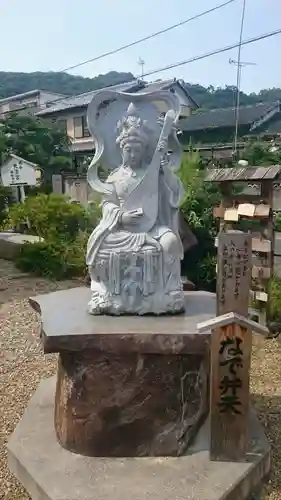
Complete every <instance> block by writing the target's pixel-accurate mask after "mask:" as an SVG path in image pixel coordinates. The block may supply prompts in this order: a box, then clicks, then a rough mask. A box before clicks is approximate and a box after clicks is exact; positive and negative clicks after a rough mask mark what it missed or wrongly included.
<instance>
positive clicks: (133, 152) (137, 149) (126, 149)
mask: <svg viewBox="0 0 281 500" xmlns="http://www.w3.org/2000/svg"><path fill="white" fill-rule="evenodd" d="M122 157H123V164H124V165H127V166H129V167H131V168H137V167H140V166H141V164H142V161H143V157H144V147H143V145H142V144H141V143H140V142H137V141H129V142H126V144H125V145H124V146H123V150H122Z"/></svg>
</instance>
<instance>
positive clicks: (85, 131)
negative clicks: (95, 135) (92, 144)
mask: <svg viewBox="0 0 281 500" xmlns="http://www.w3.org/2000/svg"><path fill="white" fill-rule="evenodd" d="M82 126H83V137H90V135H91V134H90V132H89V129H88V125H87V119H86V116H85V115H84V116H82Z"/></svg>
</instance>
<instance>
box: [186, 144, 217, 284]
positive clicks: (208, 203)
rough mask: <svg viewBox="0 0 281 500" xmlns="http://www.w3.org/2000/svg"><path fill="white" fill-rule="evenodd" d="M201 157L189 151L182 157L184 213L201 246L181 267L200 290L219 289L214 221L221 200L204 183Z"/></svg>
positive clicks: (191, 252) (194, 250) (214, 188)
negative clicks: (214, 214) (215, 206)
mask: <svg viewBox="0 0 281 500" xmlns="http://www.w3.org/2000/svg"><path fill="white" fill-rule="evenodd" d="M202 168H203V167H202V163H201V159H200V155H199V153H198V152H196V151H192V150H191V151H190V152H189V153H187V154H185V155H184V156H183V160H182V163H181V166H180V169H179V172H178V174H179V177H180V179H181V181H182V183H183V186H184V191H185V194H184V197H183V200H182V203H181V212H182V214H183V216H184V218H185V220H186V222H187V223H188V225H189V227H190V229H191V230H192V232H193V233H194V234H195V236H196V237H197V240H198V245H197V246H196V247H194V248H192V249H191V250H189V251H188V252H187V254H186V256H185V257H184V260H183V263H182V273H183V274H184V275H185V276H187V277H188V278H189V279H190V280H191V281H193V282H194V283H195V284H196V285H197V287H198V288H201V289H202V288H203V289H204V290H209V291H212V292H213V291H215V289H216V249H215V245H214V239H215V235H216V233H217V227H216V221H215V220H214V218H213V206H214V205H216V204H217V203H218V201H219V199H220V195H219V191H218V189H217V187H216V186H214V185H212V184H211V183H205V182H204V171H203V170H202Z"/></svg>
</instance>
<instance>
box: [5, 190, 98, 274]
mask: <svg viewBox="0 0 281 500" xmlns="http://www.w3.org/2000/svg"><path fill="white" fill-rule="evenodd" d="M99 217H100V210H99V207H98V205H97V203H95V204H92V205H91V206H90V207H89V209H87V210H86V209H84V208H83V207H82V206H81V205H80V204H78V203H70V202H69V201H68V199H67V198H66V197H64V196H58V195H54V194H51V195H46V194H40V195H37V196H31V197H29V198H27V199H26V200H25V202H24V203H20V204H17V205H15V206H13V207H11V210H10V212H9V226H10V227H17V228H20V229H21V230H22V231H24V232H28V233H30V234H33V235H36V236H39V237H40V238H42V240H43V241H40V242H39V243H26V244H25V245H24V246H23V248H22V249H21V251H20V253H19V255H18V257H17V259H16V261H15V264H16V266H17V267H18V268H19V269H21V270H22V271H24V272H32V273H34V274H37V275H39V276H48V277H50V278H53V279H64V278H72V277H75V276H85V275H86V265H85V252H86V243H87V239H88V236H89V233H90V232H91V231H92V230H93V229H94V227H95V226H96V224H97V223H98V220H99Z"/></svg>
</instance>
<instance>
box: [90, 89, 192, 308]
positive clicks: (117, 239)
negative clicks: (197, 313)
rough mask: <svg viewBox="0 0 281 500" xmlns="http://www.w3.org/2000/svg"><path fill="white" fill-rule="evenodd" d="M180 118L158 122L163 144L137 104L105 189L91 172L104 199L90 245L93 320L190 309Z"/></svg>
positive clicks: (119, 133)
mask: <svg viewBox="0 0 281 500" xmlns="http://www.w3.org/2000/svg"><path fill="white" fill-rule="evenodd" d="M132 98H133V96H132ZM175 119H176V113H175V110H168V111H167V112H166V114H165V116H164V119H161V117H160V118H159V119H158V123H160V124H161V126H160V127H159V129H160V134H159V135H158V138H157V139H158V140H156V142H155V141H154V135H155V130H153V128H152V127H151V126H150V123H149V122H147V121H146V120H144V119H142V118H141V116H140V115H139V113H138V108H137V107H136V106H135V104H134V103H133V102H131V103H130V104H129V106H128V108H127V112H126V113H125V116H124V117H123V119H121V120H119V121H118V123H117V127H116V125H115V129H116V144H117V145H118V147H119V148H120V152H121V158H122V162H121V165H120V166H119V167H118V168H116V169H115V170H113V171H112V172H111V173H110V174H109V176H108V178H107V180H106V183H104V188H102V189H101V188H100V186H101V185H102V184H103V183H101V181H100V180H99V179H98V178H96V179H95V180H93V174H92V173H91V169H90V168H89V173H88V178H89V183H90V184H91V185H93V187H94V188H95V186H96V187H97V188H98V189H97V190H98V191H100V192H103V200H102V219H101V221H100V223H99V224H98V226H97V227H96V228H95V229H94V231H93V232H92V234H91V236H90V238H89V241H88V247H87V255H86V263H87V265H88V267H89V273H90V277H91V290H92V298H91V301H90V303H89V305H88V308H89V312H90V313H91V314H116V315H117V314H139V315H141V314H147V313H152V314H163V313H179V312H181V311H183V310H184V296H183V290H182V282H181V276H180V261H181V259H182V257H183V248H182V243H181V239H180V237H179V233H178V207H179V203H180V200H181V196H182V186H181V183H180V181H179V179H178V177H177V176H176V174H175V173H174V172H173V170H172V168H171V167H172V163H173V161H174V160H173V161H170V159H169V155H168V141H169V138H170V136H171V135H173V141H174V142H175V141H176V129H175V125H174V122H175ZM89 122H90V120H89ZM89 128H90V129H91V127H90V123H89ZM154 129H155V124H154ZM173 141H172V142H173ZM151 150H152V154H151ZM95 162H96V160H94V163H95ZM90 173H91V175H90ZM95 176H97V171H96V170H95V174H94V177H95ZM95 183H96V184H95Z"/></svg>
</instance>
